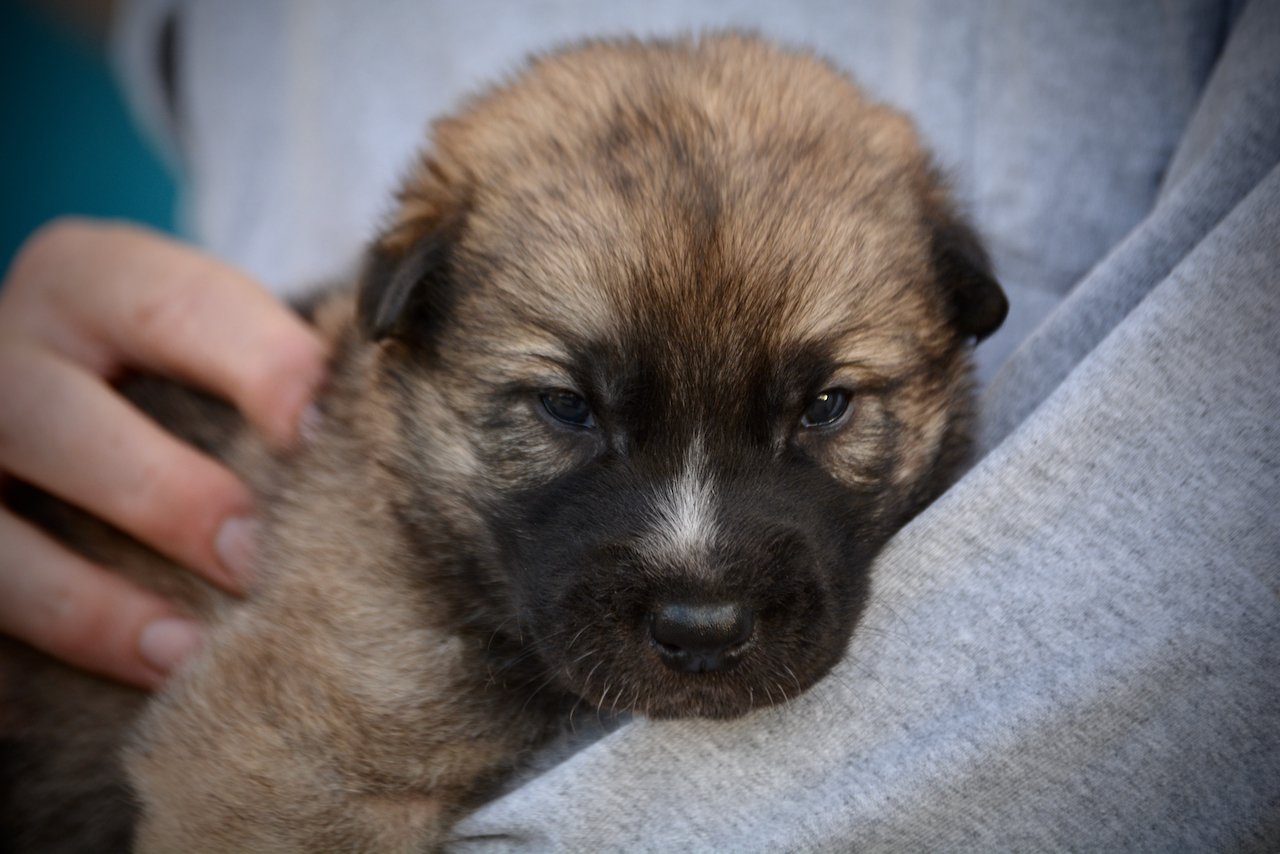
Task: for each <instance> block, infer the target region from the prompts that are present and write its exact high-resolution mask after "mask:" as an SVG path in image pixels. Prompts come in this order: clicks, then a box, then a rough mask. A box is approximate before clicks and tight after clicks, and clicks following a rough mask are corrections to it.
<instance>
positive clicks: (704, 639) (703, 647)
mask: <svg viewBox="0 0 1280 854" xmlns="http://www.w3.org/2000/svg"><path fill="white" fill-rule="evenodd" d="M754 622H755V621H754V618H753V616H752V614H751V609H750V608H744V607H743V606H741V605H735V604H720V605H690V604H685V603H671V604H666V605H660V606H658V608H656V609H655V610H654V611H653V613H652V623H651V624H650V627H649V631H650V634H651V635H652V636H653V640H654V645H655V646H656V647H657V649H658V654H659V655H660V656H661V657H662V661H663V663H664V664H666V665H667V666H668V667H670V668H671V669H672V670H679V671H681V672H684V673H706V672H709V671H712V670H724V669H727V668H728V667H730V666H732V665H733V664H735V663H737V660H738V658H740V657H741V653H742V651H743V648H744V647H745V645H746V642H747V640H748V639H749V638H750V637H751V632H752V629H753V627H754Z"/></svg>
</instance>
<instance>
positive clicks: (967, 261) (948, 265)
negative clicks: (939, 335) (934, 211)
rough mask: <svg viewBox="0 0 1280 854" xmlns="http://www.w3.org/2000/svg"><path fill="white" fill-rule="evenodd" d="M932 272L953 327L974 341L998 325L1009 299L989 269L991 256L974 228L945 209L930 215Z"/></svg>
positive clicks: (993, 330)
mask: <svg viewBox="0 0 1280 854" xmlns="http://www.w3.org/2000/svg"><path fill="white" fill-rule="evenodd" d="M929 228H930V238H929V239H930V249H931V252H932V256H933V268H934V275H936V276H937V277H938V283H939V284H940V285H941V286H942V289H943V291H944V292H945V293H946V294H947V297H948V298H949V299H950V310H951V320H952V323H954V324H955V327H956V329H958V330H959V332H960V334H961V335H963V336H965V337H971V338H973V339H974V341H975V342H977V341H981V340H982V339H984V338H986V337H987V336H988V335H990V334H991V333H992V332H995V331H996V330H997V329H999V328H1000V324H1002V323H1004V319H1005V316H1006V315H1007V314H1008V313H1009V300H1008V299H1007V298H1006V297H1005V295H1004V290H1003V289H1002V288H1001V287H1000V283H999V282H997V281H996V279H995V276H994V275H993V274H992V272H991V259H990V258H988V257H987V250H986V249H984V248H983V246H982V241H981V240H980V239H979V238H978V235H977V234H976V233H975V232H974V230H973V229H972V228H971V227H970V226H969V225H968V224H967V223H965V222H963V221H961V220H959V219H957V218H956V217H954V216H952V215H950V214H949V213H941V215H938V216H934V217H931V218H930V222H929Z"/></svg>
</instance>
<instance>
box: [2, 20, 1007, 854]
mask: <svg viewBox="0 0 1280 854" xmlns="http://www.w3.org/2000/svg"><path fill="white" fill-rule="evenodd" d="M1004 312H1005V300H1004V296H1003V294H1002V293H1001V291H1000V288H999V286H998V285H997V284H996V282H995V281H994V279H993V278H992V276H991V273H990V270H989V269H988V263H987V259H986V256H985V254H984V252H983V250H982V248H981V246H980V245H979V242H978V240H977V239H976V237H975V236H974V234H973V232H972V231H971V229H970V228H969V227H968V226H967V225H966V224H965V223H964V222H963V220H962V219H960V218H959V217H958V216H957V215H956V213H955V211H954V209H953V207H952V205H951V203H950V202H949V201H948V199H947V196H946V194H945V192H944V189H943V186H942V183H941V182H940V180H939V178H938V175H937V173H936V172H935V170H934V169H933V168H932V167H931V165H930V162H929V159H928V157H927V156H926V155H925V154H924V153H923V151H922V150H921V147H920V143H919V140H918V138H917V136H916V133H915V132H914V131H913V129H912V127H911V125H910V123H909V122H908V121H907V120H906V119H905V118H904V117H903V116H901V115H900V114H898V113H896V112H894V111H892V110H890V109H888V108H885V107H883V106H879V105H877V104H874V103H872V102H870V101H869V100H867V99H866V98H865V97H864V96H863V95H862V94H860V93H859V91H858V90H857V89H856V88H855V87H854V85H853V84H852V83H850V82H849V81H848V80H847V79H846V78H845V77H843V76H841V75H840V74H839V73H838V72H836V71H835V70H833V69H832V68H831V67H829V66H828V65H826V64H824V63H822V62H820V61H817V60H815V59H814V58H812V57H811V56H809V55H806V54H801V53H793V52H788V51H785V50H781V49H778V48H775V47H772V46H770V45H768V44H766V43H764V42H761V41H758V40H755V39H753V38H750V37H745V36H738V35H722V36H716V37H707V38H704V39H702V40H680V41H671V42H638V41H616V42H594V43H587V44H585V45H582V46H580V47H578V48H576V49H573V50H569V51H567V52H563V53H559V54H555V55H551V56H548V57H545V58H543V59H539V60H536V61H534V62H533V63H532V64H531V65H530V66H529V68H528V70H527V71H525V72H524V73H523V74H522V75H521V76H520V77H518V78H517V79H516V80H515V81H514V82H512V83H511V84H509V85H505V86H502V87H500V88H497V89H494V90H492V91H490V92H488V93H487V94H485V95H482V96H480V97H478V98H476V99H475V100H473V101H472V102H470V103H469V104H468V105H467V106H466V108H465V109H464V110H462V111H461V112H460V113H459V114H458V115H456V116H454V117H452V118H447V119H444V120H442V121H440V122H438V123H436V125H435V126H434V139H433V143H432V145H431V147H430V150H429V151H428V153H427V154H426V155H424V156H423V157H422V159H421V161H420V162H419V163H418V165H417V166H416V168H414V169H413V170H412V174H411V175H410V177H409V178H408V180H407V182H406V183H405V185H404V188H403V190H402V191H401V193H400V195H399V200H398V205H397V208H396V213H395V215H394V217H393V219H392V221H391V222H390V224H389V225H388V227H387V228H386V229H385V231H384V233H383V234H382V236H381V237H380V238H379V239H378V240H377V241H376V243H375V244H374V245H373V247H372V248H371V250H370V252H369V255H368V259H367V263H366V266H365V270H364V272H363V275H362V277H361V281H360V283H359V285H358V288H356V289H354V290H353V291H351V292H336V293H332V294H329V295H326V296H324V297H322V298H321V300H320V302H319V304H318V307H317V308H316V309H315V311H314V322H315V323H316V325H317V326H318V328H319V329H320V330H321V332H322V333H323V334H324V335H325V336H327V338H328V339H329V340H330V341H331V342H332V345H333V352H334V354H335V355H334V359H333V364H332V383H331V386H330V388H329V389H328V390H327V391H326V392H325V394H324V395H323V397H322V399H321V401H320V407H321V410H322V424H321V425H320V427H319V429H318V431H317V435H316V436H315V437H314V439H313V440H312V441H311V442H310V443H309V444H308V445H307V446H306V447H305V448H303V449H301V450H298V451H296V452H294V453H293V454H291V455H283V456H279V455H275V456H273V455H272V454H271V453H270V452H269V451H267V450H266V449H265V448H264V446H263V445H262V444H261V443H260V442H259V441H258V440H257V438H256V437H254V436H253V435H252V434H251V433H250V432H249V431H248V430H247V429H246V428H245V427H244V425H243V424H242V423H241V422H240V421H239V419H238V418H237V417H236V416H235V415H234V414H233V413H232V412H230V411H229V410H228V409H226V408H225V407H224V406H222V405H221V404H218V403H216V402H214V401H211V400H209V399H206V398H204V397H202V396H200V395H197V394H195V393H193V392H190V391H187V390H183V389H180V388H177V387H175V386H171V385H167V384H164V383H160V382H157V381H146V382H139V383H135V384H134V385H133V386H132V387H131V388H130V389H129V393H130V394H131V396H133V398H134V399H135V400H136V401H138V403H139V405H141V406H143V407H144V408H145V409H146V410H147V411H149V412H150V413H152V414H153V416H154V417H155V418H156V419H157V420H158V421H160V422H161V423H162V424H164V425H165V426H167V427H168V428H169V429H172V430H174V431H176V432H178V433H179V434H181V435H183V436H184V437H186V438H187V439H188V440H190V441H192V442H194V443H195V444H197V445H198V446H199V447H201V448H203V449H205V450H206V451H208V452H209V453H211V454H214V455H216V456H218V457H220V458H221V459H223V460H225V461H226V462H227V463H228V464H229V465H230V466H232V467H233V468H234V469H235V470H236V471H237V472H239V473H240V474H241V475H242V476H243V477H245V478H247V479H248V480H249V481H251V482H252V483H253V485H254V486H255V488H256V490H257V494H258V496H259V505H260V507H261V508H262V514H263V518H262V532H261V545H260V561H259V562H260V566H259V572H260V577H261V584H260V588H259V589H258V590H257V591H256V592H255V594H254V595H253V597H252V598H251V599H250V600H249V601H247V602H234V603H233V602H230V601H228V600H226V599H225V598H223V597H221V596H220V595H219V594H217V593H216V592H215V591H213V590H211V589H210V588H208V587H206V586H203V585H201V584H200V583H199V582H198V581H196V580H194V579H193V578H191V577H190V576H189V575H188V574H186V573H183V572H180V571H177V570H176V569H175V568H173V567H171V566H169V565H167V564H166V563H165V561H164V560H163V559H161V558H159V557H158V556H156V555H155V554H154V553H151V552H148V551H146V550H145V549H143V548H142V547H141V546H139V545H138V544H137V543H134V542H131V541H129V540H128V539H127V538H125V537H124V536H122V535H121V534H119V533H118V532H115V531H112V530H109V529H107V528H106V527H104V526H102V525H101V524H99V523H97V522H95V521H93V520H91V519H88V518H87V517H85V516H84V515H83V514H81V513H79V512H78V511H76V510H74V509H72V508H69V507H67V506H65V505H63V504H61V503H59V502H57V501H55V500H54V499H51V498H49V497H48V496H45V495H42V494H40V493H38V492H37V491H35V490H31V489H27V488H19V489H17V490H15V493H14V494H13V495H11V496H10V501H11V503H12V504H13V505H14V506H15V507H17V508H18V509H19V510H20V511H21V512H23V513H25V514H26V515H27V516H28V517H30V518H32V519H35V520H37V521H39V522H40V523H41V524H43V525H45V526H47V527H49V528H50V529H52V530H55V531H57V532H59V534H60V536H62V537H63V538H64V539H65V540H66V541H67V542H68V543H70V544H72V545H73V546H75V547H76V548H78V549H80V550H82V551H83V552H84V553H85V554H88V555H89V556H91V557H92V558H93V559H95V560H97V561H99V562H102V563H104V564H106V565H110V566H114V567H118V568H119V569H120V570H121V571H122V572H124V573H126V574H128V575H129V576H130V577H132V578H133V579H135V580H136V581H138V582H139V583H142V584H145V585H147V586H149V587H152V588H153V589H156V590H158V591H160V592H162V593H164V594H166V595H169V596H171V597H174V598H176V599H178V600H179V601H182V602H184V603H185V604H186V605H187V607H189V608H190V609H191V610H192V611H193V612H195V613H197V614H199V615H200V616H202V617H204V618H205V619H207V620H208V621H209V622H210V623H211V626H212V628H211V632H210V640H209V643H208V644H207V645H206V647H205V648H204V650H203V651H202V652H201V653H200V654H199V655H198V656H197V657H196V658H195V659H194V660H193V661H192V662H190V664H189V665H187V666H186V667H185V668H184V669H183V670H182V672H181V673H180V674H178V675H177V676H176V677H175V678H174V679H173V681H172V682H171V684H170V685H169V687H167V688H166V689H165V690H164V691H163V692H161V693H159V694H158V695H156V696H154V697H150V698H148V697H144V696H141V695H139V694H137V693H134V692H132V691H130V690H128V689H125V688H121V687H119V686H114V685H107V684H104V683H102V682H99V681H96V680H94V679H92V678H90V677H88V676H85V675H83V674H79V673H73V672H71V671H70V670H69V669H66V668H63V667H60V666H59V665H56V664H53V663H51V662H49V661H47V660H44V659H42V658H40V657H39V656H37V655H35V654H34V653H32V652H30V651H26V650H21V649H17V648H16V647H14V646H13V645H11V646H10V648H9V650H8V651H7V652H6V653H5V656H4V658H5V661H6V667H7V670H8V673H7V674H6V675H5V683H4V684H5V685H6V686H7V687H8V689H9V690H10V693H11V696H9V697H8V698H6V700H5V702H6V704H7V705H6V708H8V709H10V715H9V719H8V720H7V721H5V724H4V726H5V730H4V734H5V740H6V742H5V762H6V763H7V765H6V768H5V771H4V773H5V776H6V780H7V783H8V786H9V789H10V791H9V792H8V794H7V797H6V801H7V803H6V805H5V809H6V811H7V812H6V816H7V818H6V820H7V821H8V823H9V833H10V834H11V836H12V838H13V839H16V840H17V841H18V848H19V850H28V851H35V850H39V851H59V850H61V851H73V850H88V849H93V850H101V849H102V848H104V847H106V848H111V849H113V850H120V849H123V848H125V847H127V846H128V845H129V844H130V840H133V843H134V844H135V845H136V847H137V849H138V850H143V851H165V852H169V851H230V850H236V851H328V850H334V851H336V850H344V851H346V850H350V851H377V852H393V851H424V850H431V849H433V848H435V847H437V846H438V845H439V844H440V843H441V842H442V840H443V839H444V838H445V835H446V833H447V829H448V827H449V825H450V823H451V822H453V821H454V820H455V819H456V818H457V817H458V816H459V815H461V814H462V813H463V812H465V811H466V810H467V809H468V808H470V807H472V806H473V805H474V804H475V803H476V802H477V801H478V800H479V799H481V798H483V797H485V796H486V795H487V794H490V793H492V791H493V788H494V786H495V785H496V784H497V783H498V782H499V781H500V780H501V779H502V777H503V775H504V774H506V773H507V772H508V771H509V770H510V769H511V768H512V767H513V765H514V764H516V763H517V762H518V761H519V760H520V758H521V757H522V756H524V755H525V754H526V753H527V752H528V751H530V750H532V749H533V748H534V747H536V746H537V745H538V744H539V743H541V742H542V741H543V740H544V739H545V738H546V737H547V735H548V734H549V733H551V732H553V731H554V730H555V727H556V724H557V720H558V717H559V715H560V714H561V713H562V711H563V710H564V709H566V708H567V705H566V703H568V704H572V703H574V702H585V703H587V704H590V705H592V706H596V707H600V708H603V709H605V710H613V711H628V712H635V713H639V714H643V715H647V716H651V717H656V718H669V717H679V716H706V717H715V718H728V717H733V716H737V715H742V714H745V713H746V712H748V711H750V710H751V709H753V708H757V707H760V706H764V705H767V704H771V703H779V702H783V701H785V700H787V699H789V698H790V697H794V696H795V695H796V694H797V693H798V692H800V691H803V690H805V689H806V688H808V687H809V686H810V685H812V684H813V683H814V682H815V681H817V680H818V679H820V678H821V677H822V676H823V675H824V674H825V673H826V672H827V671H828V670H829V669H830V668H831V666H832V665H833V664H834V663H835V662H836V661H837V660H838V659H839V658H840V656H841V654H842V652H843V650H844V648H845V645H846V642H847V640H848V638H849V635H850V632H851V631H852V630H853V628H854V626H855V625H856V623H857V619H858V615H859V612H860V610H861V608H862V605H863V601H864V599H865V597H866V594H867V588H868V566H869V563H870V561H871V559H872V557H873V556H874V555H875V554H876V552H877V551H878V550H879V549H880V547H881V546H882V544H883V543H884V542H885V540H886V539H887V538H888V537H889V536H890V535H891V534H892V533H893V532H894V531H895V530H897V529H898V528H899V527H900V526H901V525H902V524H903V523H904V522H905V521H906V520H907V519H909V518H910V517H911V516H912V514H914V513H916V512H917V511H918V510H919V509H920V508H921V507H923V506H924V505H925V504H926V503H927V502H928V501H930V500H931V499H932V498H933V497H934V496H936V495H937V494H938V493H939V492H940V491H941V490H942V489H943V488H944V487H945V486H946V485H947V483H948V482H949V480H950V479H951V478H952V476H953V474H954V473H955V471H956V469H957V466H959V465H960V464H961V462H962V460H963V458H964V455H965V449H966V433H967V431H968V428H969V422H970V411H971V382H970V370H971V367H970V351H971V346H972V343H973V342H974V341H975V340H976V339H981V338H982V337H983V336H985V335H987V334H988V333H990V332H991V331H992V330H994V329H995V328H996V327H997V326H998V325H999V324H1000V322H1001V320H1002V319H1003V316H1004Z"/></svg>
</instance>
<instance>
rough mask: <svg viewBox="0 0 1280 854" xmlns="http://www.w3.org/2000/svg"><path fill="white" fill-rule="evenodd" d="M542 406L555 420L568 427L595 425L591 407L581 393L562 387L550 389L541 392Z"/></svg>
mask: <svg viewBox="0 0 1280 854" xmlns="http://www.w3.org/2000/svg"><path fill="white" fill-rule="evenodd" d="M542 408H543V409H545V410H546V411H547V414H548V415H550V416H551V417H552V418H554V419H555V420H557V421H559V422H560V423H562V424H567V425H568V426H570V427H578V428H582V429H585V428H588V427H594V426H596V419H595V418H594V417H593V416H592V414H591V407H590V406H589V405H588V404H587V401H586V400H585V399H584V398H583V396H582V395H580V394H577V393H575V392H572V391H565V390H564V389H552V390H551V391H544V392H543V393H542Z"/></svg>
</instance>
